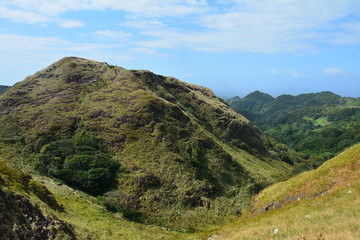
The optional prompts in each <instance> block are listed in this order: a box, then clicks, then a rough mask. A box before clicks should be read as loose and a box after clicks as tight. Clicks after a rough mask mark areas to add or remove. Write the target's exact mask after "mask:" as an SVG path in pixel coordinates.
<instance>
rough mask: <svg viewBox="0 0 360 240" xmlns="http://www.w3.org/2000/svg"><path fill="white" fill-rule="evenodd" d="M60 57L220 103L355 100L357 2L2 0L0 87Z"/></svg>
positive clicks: (358, 87) (359, 47)
mask: <svg viewBox="0 0 360 240" xmlns="http://www.w3.org/2000/svg"><path fill="white" fill-rule="evenodd" d="M64 56H79V57H84V58H89V59H94V60H98V61H105V62H108V63H109V64H112V65H118V66H121V67H124V68H127V69H148V70H150V71H152V72H154V73H157V74H161V75H167V76H174V77H176V78H178V79H180V80H183V81H186V82H191V83H194V84H199V85H203V86H206V87H209V88H211V89H212V90H213V91H214V92H215V93H216V94H218V95H219V96H221V97H223V98H229V97H232V96H235V95H239V96H241V97H242V96H244V95H246V94H248V93H250V92H252V91H255V90H260V91H263V92H267V93H270V94H271V95H273V96H277V95H279V94H285V93H286V94H293V95H296V94H300V93H308V92H319V91H333V92H335V93H337V94H340V95H342V96H352V97H360V1H359V0H213V1H210V0H208V1H206V0H182V1H180V0H137V1H131V0H127V1H122V0H52V1H50V0H0V85H13V84H14V83H16V82H18V81H21V80H23V79H24V78H25V77H26V76H28V75H31V74H34V73H35V72H36V71H38V70H40V69H42V68H44V67H46V66H48V65H50V64H51V63H53V62H55V61H57V60H58V59H60V58H62V57H64Z"/></svg>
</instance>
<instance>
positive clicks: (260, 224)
mask: <svg viewBox="0 0 360 240" xmlns="http://www.w3.org/2000/svg"><path fill="white" fill-rule="evenodd" d="M276 229H277V230H276ZM217 235H218V237H217V238H216V239H238V240H240V239H251V240H255V239H333V240H335V239H349V240H355V239H360V144H358V145H356V146H354V147H351V148H350V149H348V150H346V151H345V152H343V153H341V154H339V155H338V156H336V157H334V158H333V159H331V160H329V161H327V162H326V163H324V164H323V165H322V166H321V167H319V168H318V169H316V170H313V171H309V172H305V173H302V174H300V175H297V176H295V177H293V178H291V179H289V180H287V181H284V182H280V183H277V184H274V185H272V186H271V187H269V188H266V189H265V190H263V191H261V192H260V193H259V194H258V195H257V196H255V197H254V199H253V202H252V205H251V208H249V209H248V210H247V211H246V212H245V213H244V215H243V216H242V217H241V219H240V220H239V221H237V222H235V223H233V224H229V225H227V226H225V227H223V228H222V229H221V230H220V231H219V232H218V233H217Z"/></svg>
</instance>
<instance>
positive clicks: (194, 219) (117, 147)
mask: <svg viewBox="0 0 360 240" xmlns="http://www.w3.org/2000/svg"><path fill="white" fill-rule="evenodd" d="M0 112H1V115H0V124H1V126H2V127H1V129H0V143H1V144H0V147H1V148H0V151H1V153H2V154H3V156H4V158H6V159H7V161H8V162H9V163H10V164H17V165H18V166H22V167H23V168H27V170H30V171H34V170H36V171H38V172H39V173H41V174H43V175H45V176H49V177H51V178H56V179H60V180H62V181H63V182H64V183H66V184H67V185H69V186H71V187H73V188H76V189H80V190H82V191H84V192H87V193H89V194H92V195H94V196H98V195H99V196H101V197H100V198H99V199H100V200H99V201H100V204H104V206H106V207H107V209H109V210H111V211H115V212H121V213H123V215H124V216H125V217H127V218H129V219H133V220H136V221H140V222H145V223H152V224H157V225H161V226H166V227H171V228H174V229H179V230H186V231H189V230H195V229H199V228H201V227H202V226H207V225H209V224H211V225H217V224H222V223H223V221H224V219H225V217H228V216H236V215H237V214H238V213H240V212H241V209H242V208H243V207H245V206H246V205H247V204H248V202H249V200H250V197H251V196H252V195H253V194H255V193H257V192H258V191H259V190H260V189H262V188H264V187H266V186H268V185H269V184H271V183H274V182H277V181H279V180H283V179H286V178H288V177H289V176H290V175H291V172H292V170H293V166H292V165H294V164H298V163H299V161H300V159H299V158H298V157H296V155H295V154H294V153H291V152H288V151H287V149H286V148H283V147H279V146H278V145H276V144H274V143H273V142H272V141H271V140H270V139H269V138H267V137H266V136H264V135H263V134H262V133H261V132H260V131H259V130H258V129H257V128H256V127H255V126H254V125H253V124H252V123H251V122H249V121H248V120H247V119H246V118H244V117H243V116H241V115H239V114H237V113H235V112H234V111H233V110H232V109H230V108H229V107H228V105H227V104H226V103H225V102H224V101H223V100H222V99H219V98H217V97H216V96H215V95H214V94H213V93H212V92H211V91H210V90H209V89H207V88H204V87H201V86H196V85H192V84H188V83H184V82H181V81H179V80H177V79H174V78H172V77H163V76H160V75H156V74H154V73H152V72H149V71H143V70H132V71H130V70H126V69H123V68H121V67H116V66H111V65H108V64H107V63H101V62H96V61H91V60H86V59H81V58H74V57H68V58H63V59H61V60H59V61H58V62H56V63H54V64H52V65H51V66H49V67H47V68H45V69H43V70H41V71H39V72H37V73H36V74H34V75H33V76H30V77H28V78H26V79H25V80H24V81H22V82H20V83H18V84H16V85H15V86H14V87H12V88H11V89H10V90H9V91H7V92H6V93H4V94H3V95H1V97H0ZM291 164H292V165H291ZM50 186H52V185H51V184H50V185H48V187H50ZM55 191H59V190H57V188H55ZM59 194H62V193H61V191H59ZM67 198H69V197H67ZM64 202H65V203H66V204H65V205H64V207H65V208H66V207H67V204H69V203H68V201H67V200H64ZM65 211H66V210H65ZM69 211H72V210H69ZM63 217H64V218H65V219H68V220H69V221H70V222H76V221H75V220H74V219H73V217H70V216H67V215H65V216H63ZM89 217H90V216H89ZM79 221H80V222H81V220H79Z"/></svg>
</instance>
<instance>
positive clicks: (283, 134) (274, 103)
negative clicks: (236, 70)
mask: <svg viewBox="0 0 360 240" xmlns="http://www.w3.org/2000/svg"><path fill="white" fill-rule="evenodd" d="M249 95H250V96H253V97H252V98H251V99H250V100H249V99H248V98H247V97H245V98H243V99H240V98H238V97H236V98H233V99H231V100H229V104H230V106H231V107H232V108H233V109H234V110H235V111H237V112H238V113H242V114H243V115H244V116H246V117H247V118H249V120H251V121H253V122H254V124H255V125H257V126H258V127H259V128H260V129H261V130H262V131H264V132H265V133H266V134H268V135H270V136H271V137H273V138H275V139H276V140H277V141H280V142H282V143H284V144H286V145H288V146H290V147H292V148H294V149H295V150H296V151H299V152H302V153H304V154H305V155H304V157H305V158H311V159H310V160H309V164H310V165H313V166H315V167H316V166H319V165H320V164H321V163H322V162H323V161H325V160H327V159H329V158H331V157H333V156H334V155H335V154H337V153H339V152H341V151H343V150H344V149H345V148H346V147H349V146H351V145H353V144H356V143H358V142H359V141H360V138H359V137H358V135H359V134H360V128H359V124H358V121H357V119H358V118H359V116H360V115H359V114H360V98H349V97H346V98H345V97H341V96H339V95H337V94H334V93H332V92H328V91H325V92H320V93H309V94H300V95H298V96H292V95H280V96H278V97H277V98H273V99H272V100H270V101H267V102H262V101H260V100H259V99H262V96H264V95H266V94H264V93H260V92H254V93H252V94H249Z"/></svg>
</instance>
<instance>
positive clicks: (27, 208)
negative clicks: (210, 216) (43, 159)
mask: <svg viewBox="0 0 360 240" xmlns="http://www.w3.org/2000/svg"><path fill="white" fill-rule="evenodd" d="M0 213H1V214H0V222H1V226H0V230H1V231H0V238H1V239H64V240H65V239H79V240H82V239H84V240H85V239H109V240H110V239H187V238H188V237H189V236H188V235H186V234H181V233H176V232H171V231H168V230H166V229H164V228H160V227H156V226H147V225H143V224H138V223H134V222H130V221H128V220H126V219H125V218H124V217H122V216H121V214H118V213H117V214H114V213H111V212H109V211H107V210H106V209H105V208H103V207H102V206H100V205H97V204H96V198H94V197H91V196H90V195H87V194H85V193H83V192H80V191H76V190H75V189H73V188H70V187H68V186H66V185H64V184H61V183H60V182H58V181H54V180H52V179H50V178H47V177H43V176H39V175H29V174H25V173H23V172H22V171H21V170H20V169H17V168H14V167H10V166H9V163H8V162H7V161H6V160H5V159H3V158H0Z"/></svg>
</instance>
